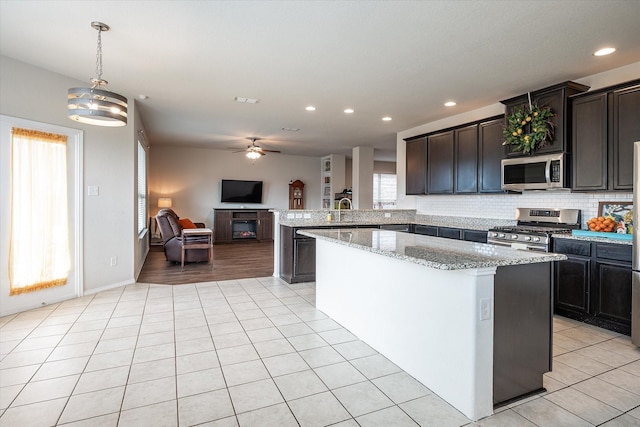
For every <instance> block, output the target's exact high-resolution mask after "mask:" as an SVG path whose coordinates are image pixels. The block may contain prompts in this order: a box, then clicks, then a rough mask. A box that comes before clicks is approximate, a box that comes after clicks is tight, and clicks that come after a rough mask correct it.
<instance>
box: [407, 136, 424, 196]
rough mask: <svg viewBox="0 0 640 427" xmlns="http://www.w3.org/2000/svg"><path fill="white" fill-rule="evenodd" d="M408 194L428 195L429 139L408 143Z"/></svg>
mask: <svg viewBox="0 0 640 427" xmlns="http://www.w3.org/2000/svg"><path fill="white" fill-rule="evenodd" d="M406 158H407V171H406V186H407V188H406V194H408V195H412V194H427V138H426V137H424V138H419V139H414V140H411V141H407V153H406Z"/></svg>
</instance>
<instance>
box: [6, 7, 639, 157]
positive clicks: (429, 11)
mask: <svg viewBox="0 0 640 427" xmlns="http://www.w3.org/2000/svg"><path fill="white" fill-rule="evenodd" d="M94 20H98V21H102V22H104V23H106V24H108V25H110V26H111V31H109V32H107V33H103V37H102V40H103V61H104V74H103V78H105V79H106V80H108V81H109V82H110V84H109V89H110V90H112V91H114V92H117V93H120V94H123V95H125V96H127V97H129V99H130V102H132V100H133V99H134V98H135V99H137V96H138V95H140V94H144V95H147V96H148V97H149V99H147V100H144V101H138V105H139V108H140V111H141V113H142V117H143V121H144V124H145V126H146V128H147V131H148V136H149V139H150V143H151V145H152V146H154V145H160V144H173V145H185V146H195V147H210V148H222V149H225V148H242V147H245V146H246V145H247V144H248V141H245V140H244V138H246V137H251V136H255V137H262V138H265V140H264V141H262V143H261V145H262V146H263V147H265V148H268V149H276V150H281V151H282V152H283V153H286V154H291V155H311V156H322V155H326V154H329V153H344V154H350V153H351V148H352V147H356V146H372V147H375V149H376V150H375V153H376V159H379V160H385V159H387V160H388V159H393V158H394V157H395V141H396V136H395V133H396V132H398V131H402V130H405V129H409V128H412V127H415V126H418V125H421V124H424V123H428V122H431V121H434V120H438V119H441V118H444V117H447V116H451V115H454V114H459V113H462V112H465V111H469V110H473V109H476V108H479V107H482V106H486V105H490V104H494V103H496V102H498V101H500V100H501V99H506V98H509V97H512V96H516V95H520V94H522V93H526V92H527V91H530V90H536V89H540V88H543V87H545V86H550V85H552V84H555V83H559V82H562V81H565V80H573V79H578V78H580V77H584V76H587V75H591V74H596V73H598V72H602V71H605V70H608V69H613V68H617V67H620V66H623V65H627V64H630V63H633V62H638V61H640V25H639V24H638V22H639V21H640V1H637V0H629V1H584V0H579V1H562V0H561V1H402V2H400V1H316V2H314V1H257V2H252V1H126V2H125V1H50V0H47V1H18V0H0V53H1V54H2V55H6V56H9V57H12V58H15V59H18V60H21V61H24V62H27V63H30V64H33V65H36V66H38V67H42V68H45V69H48V70H51V71H54V72H57V73H60V74H63V75H66V76H70V77H73V78H76V79H78V80H81V81H85V82H87V81H88V79H89V78H90V77H94V76H95V72H94V69H95V54H96V41H97V32H96V31H95V30H94V29H92V28H91V27H90V22H91V21H94ZM607 45H612V46H615V47H616V48H617V49H618V51H617V52H616V53H614V54H613V55H611V56H608V57H601V58H597V57H594V56H592V53H593V51H594V50H596V49H597V48H600V47H603V46H607ZM236 96H240V97H249V98H259V99H260V102H259V103H258V104H253V105H252V104H240V103H237V102H234V97H236ZM450 99H453V100H455V101H456V102H457V103H458V105H457V106H456V107H453V108H446V107H444V106H443V103H444V102H445V101H447V100H450ZM65 103H66V100H65V99H61V100H60V106H59V108H66V107H65ZM307 105H315V106H316V107H317V110H316V111H315V112H307V111H305V107H306V106H307ZM347 107H352V108H354V109H355V113H354V114H352V115H346V114H345V113H343V110H344V109H345V108H347ZM385 115H389V116H391V117H392V118H393V120H392V121H391V122H383V121H382V120H381V118H382V117H383V116H385ZM283 127H284V128H299V129H300V130H299V131H298V132H290V131H283V130H282V128H283Z"/></svg>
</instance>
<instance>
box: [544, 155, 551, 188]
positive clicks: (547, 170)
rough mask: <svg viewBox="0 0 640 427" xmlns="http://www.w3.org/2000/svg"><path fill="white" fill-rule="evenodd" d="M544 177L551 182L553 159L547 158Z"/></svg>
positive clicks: (548, 182)
mask: <svg viewBox="0 0 640 427" xmlns="http://www.w3.org/2000/svg"><path fill="white" fill-rule="evenodd" d="M544 179H545V180H546V181H547V184H551V159H548V160H547V164H546V166H545V168H544Z"/></svg>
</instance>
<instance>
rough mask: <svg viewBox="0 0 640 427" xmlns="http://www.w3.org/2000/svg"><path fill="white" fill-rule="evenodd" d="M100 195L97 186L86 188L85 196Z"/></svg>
mask: <svg viewBox="0 0 640 427" xmlns="http://www.w3.org/2000/svg"><path fill="white" fill-rule="evenodd" d="M99 195H100V187H98V186H97V185H90V186H88V187H87V196H99Z"/></svg>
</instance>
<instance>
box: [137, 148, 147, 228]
mask: <svg viewBox="0 0 640 427" xmlns="http://www.w3.org/2000/svg"><path fill="white" fill-rule="evenodd" d="M146 228H147V152H146V151H145V149H144V146H143V145H142V141H140V140H138V234H142V233H143V232H144V231H145V230H146Z"/></svg>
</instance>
